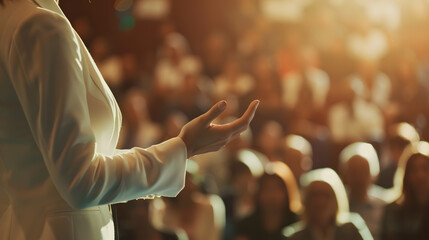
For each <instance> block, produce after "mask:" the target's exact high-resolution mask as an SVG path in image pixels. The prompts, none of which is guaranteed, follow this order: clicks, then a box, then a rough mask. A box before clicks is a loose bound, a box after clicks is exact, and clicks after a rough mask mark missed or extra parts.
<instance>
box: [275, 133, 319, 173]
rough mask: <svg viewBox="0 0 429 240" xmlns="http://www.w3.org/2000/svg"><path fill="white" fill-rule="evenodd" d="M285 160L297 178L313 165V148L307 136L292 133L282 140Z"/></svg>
mask: <svg viewBox="0 0 429 240" xmlns="http://www.w3.org/2000/svg"><path fill="white" fill-rule="evenodd" d="M282 143H283V144H282V150H283V153H284V162H285V163H286V164H287V165H288V166H289V167H290V169H291V170H292V172H293V174H294V175H295V178H296V179H300V177H301V176H302V174H304V173H306V172H308V171H310V170H311V168H312V167H313V160H312V156H313V150H312V147H311V144H310V142H309V141H307V140H306V139H305V138H303V137H301V136H298V135H294V134H290V135H288V136H286V137H285V138H284V139H283V141H282Z"/></svg>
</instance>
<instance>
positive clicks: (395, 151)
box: [387, 122, 420, 164]
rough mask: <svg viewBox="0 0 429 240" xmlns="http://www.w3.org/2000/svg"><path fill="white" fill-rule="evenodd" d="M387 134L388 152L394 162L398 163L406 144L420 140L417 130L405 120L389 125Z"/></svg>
mask: <svg viewBox="0 0 429 240" xmlns="http://www.w3.org/2000/svg"><path fill="white" fill-rule="evenodd" d="M387 134H388V140H387V144H388V149H389V153H390V155H391V156H390V157H391V160H392V161H394V162H393V163H395V164H397V163H398V161H399V158H400V157H401V154H402V152H403V151H404V149H405V148H406V147H407V146H408V144H410V143H412V142H417V141H419V140H420V136H419V134H418V133H417V130H416V129H415V128H414V127H413V126H411V125H410V124H409V123H406V122H402V123H396V124H394V125H392V126H390V127H389V129H388V132H387Z"/></svg>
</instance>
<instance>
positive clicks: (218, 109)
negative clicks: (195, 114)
mask: <svg viewBox="0 0 429 240" xmlns="http://www.w3.org/2000/svg"><path fill="white" fill-rule="evenodd" d="M225 108H226V101H225V100H222V101H219V102H218V103H216V104H215V105H213V107H212V108H210V110H208V111H207V112H206V113H204V114H203V115H202V116H201V117H202V119H203V121H204V123H205V124H210V123H211V122H212V121H213V120H215V119H216V118H217V117H218V116H219V115H220V114H221V113H223V111H224V110H225Z"/></svg>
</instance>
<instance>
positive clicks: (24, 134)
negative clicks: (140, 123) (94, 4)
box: [0, 0, 259, 240]
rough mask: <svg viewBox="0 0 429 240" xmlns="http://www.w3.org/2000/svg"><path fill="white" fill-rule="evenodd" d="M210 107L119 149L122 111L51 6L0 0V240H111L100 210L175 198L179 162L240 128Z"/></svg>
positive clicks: (106, 213) (180, 183)
mask: <svg viewBox="0 0 429 240" xmlns="http://www.w3.org/2000/svg"><path fill="white" fill-rule="evenodd" d="M258 104H259V101H256V100H255V101H253V102H252V103H250V105H249V107H248V109H247V110H246V112H245V113H244V114H243V116H242V117H240V118H239V119H237V120H236V121H234V122H232V123H229V124H226V125H213V124H211V122H212V121H213V120H214V119H215V118H216V117H217V116H218V115H219V114H221V113H222V112H223V110H224V109H225V108H226V102H225V101H221V102H218V103H217V104H215V105H214V106H213V107H212V108H211V109H210V110H209V111H208V112H207V113H205V114H203V115H201V116H200V117H198V118H196V119H194V120H192V121H190V122H189V123H188V124H186V125H185V126H184V127H183V129H182V131H181V132H180V134H179V136H177V137H175V138H172V139H170V140H167V141H165V142H163V143H161V144H158V145H155V146H152V147H149V148H147V149H142V148H139V147H138V146H136V147H134V148H132V149H125V150H118V149H116V144H117V141H118V135H119V131H120V127H121V113H120V110H119V108H118V105H117V103H116V100H115V99H114V97H113V95H112V93H111V91H110V90H109V88H108V86H107V85H106V83H105V81H104V80H103V78H102V76H101V75H100V72H99V71H98V69H97V67H96V65H95V63H94V61H93V59H92V58H91V56H90V54H89V52H88V50H87V49H86V47H85V46H84V44H83V42H82V40H81V39H80V37H79V36H78V35H77V34H76V32H75V31H74V30H73V28H72V26H71V25H70V22H69V21H68V20H67V18H66V17H65V16H64V14H63V12H62V11H61V9H60V8H59V6H58V2H56V1H55V0H0V239H1V240H12V239H13V240H24V239H26V240H33V239H43V240H53V239H55V240H56V239H58V240H68V239H73V240H75V239H79V240H80V239H83V240H93V239H109V240H111V239H113V238H114V228H113V222H112V216H111V212H110V209H109V204H112V203H117V202H124V201H128V200H131V199H139V198H144V197H147V196H154V195H158V196H170V197H172V196H176V195H177V194H178V193H179V192H180V190H181V189H182V188H183V187H184V180H185V168H186V159H187V158H189V157H191V156H193V155H196V154H201V153H205V152H210V151H216V150H218V149H220V148H221V147H222V146H224V145H225V144H227V143H228V142H229V141H230V140H231V139H233V138H234V137H237V136H238V135H239V134H240V133H241V132H242V131H244V130H245V129H247V128H248V126H249V123H250V121H251V120H252V118H253V116H254V114H255V111H256V108H257V106H258Z"/></svg>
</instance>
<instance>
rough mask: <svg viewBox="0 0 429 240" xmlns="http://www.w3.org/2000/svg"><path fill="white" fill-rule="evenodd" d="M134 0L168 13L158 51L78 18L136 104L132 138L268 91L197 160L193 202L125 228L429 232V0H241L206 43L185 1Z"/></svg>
mask: <svg viewBox="0 0 429 240" xmlns="http://www.w3.org/2000/svg"><path fill="white" fill-rule="evenodd" d="M124 2H126V1H125V0H123V1H116V3H115V6H116V7H117V8H118V6H119V7H120V6H122V5H124V4H125V3H124ZM128 2H131V3H132V4H131V5H130V6H131V8H133V7H134V8H135V9H138V11H137V10H135V9H134V12H133V14H132V16H133V17H134V21H136V22H139V21H140V22H156V24H155V26H156V27H155V28H156V31H157V32H158V33H159V35H158V36H157V39H156V41H154V43H155V45H156V50H154V54H153V55H150V56H142V55H141V54H139V53H138V52H139V51H132V50H130V51H125V52H119V51H115V50H114V49H115V47H114V46H113V45H114V44H113V42H112V40H111V39H109V38H108V37H105V36H102V35H96V34H95V33H94V32H96V31H94V32H93V31H92V30H91V29H94V28H96V27H97V26H94V25H91V21H89V20H88V19H86V18H84V17H79V18H75V19H74V20H73V21H72V24H73V26H74V27H75V28H76V30H77V32H78V33H79V34H80V35H81V36H82V38H83V39H84V40H85V43H86V44H87V45H88V46H89V49H90V51H91V53H92V55H93V57H94V59H95V61H96V63H97V65H98V66H99V68H100V71H101V72H102V74H103V76H104V78H105V80H106V82H107V83H108V84H109V86H110V87H111V89H112V91H113V92H114V94H115V96H116V97H117V99H118V102H119V104H120V107H121V110H122V114H123V120H124V121H123V122H124V126H123V128H122V135H121V138H120V146H119V147H120V148H130V147H133V146H140V147H148V146H150V145H152V144H156V143H159V142H161V141H163V140H166V139H168V138H171V137H174V136H177V135H178V133H179V132H180V129H181V127H182V126H183V125H184V124H185V123H186V122H187V121H189V120H190V119H192V118H194V117H196V116H198V115H200V114H202V113H204V112H205V111H206V110H208V109H209V107H210V106H212V105H213V104H214V103H215V102H217V101H218V100H222V99H225V100H227V102H228V107H227V110H226V111H225V113H223V114H222V115H221V116H220V117H219V118H218V119H217V123H225V122H230V121H232V120H233V119H234V118H235V117H237V116H240V115H241V114H242V113H243V111H244V109H245V107H246V106H247V105H248V103H249V102H250V101H251V100H253V99H260V100H261V103H260V106H259V109H258V112H257V114H256V116H255V118H254V120H253V122H252V124H251V128H250V129H249V130H247V131H246V132H245V133H243V134H242V135H241V136H240V137H239V138H238V139H235V140H233V141H232V142H231V143H230V144H229V145H228V146H226V147H225V148H223V149H222V150H221V151H219V152H215V153H209V154H204V155H200V156H196V157H194V158H192V159H190V160H189V162H188V174H187V180H186V187H185V189H184V190H183V191H182V192H181V193H180V194H179V196H178V197H177V198H156V199H153V200H137V201H130V202H128V203H124V204H117V205H116V208H117V212H118V226H119V234H120V239H137V240H138V239H190V240H210V239H213V240H216V239H225V240H230V239H231V240H232V239H234V240H265V239H267V240H276V239H306V240H312V239H314V240H325V239H326V240H328V239H329V240H333V239H365V240H366V239H376V240H409V239H410V240H411V239H416V240H420V239H422V240H423V239H429V144H428V143H427V142H425V141H428V140H429V123H428V120H429V108H428V106H429V99H428V96H429V27H428V26H429V1H427V0H408V1H405V0H344V1H343V0H231V1H229V3H228V4H229V5H228V6H229V7H228V8H225V9H226V11H225V12H224V14H223V15H222V16H219V18H223V19H225V20H224V21H225V22H227V23H228V24H227V26H226V27H225V28H222V29H215V30H213V31H211V32H210V33H209V34H205V35H204V37H201V38H200V39H201V41H199V42H196V41H189V40H188V38H187V35H186V34H184V33H182V32H181V31H180V30H179V28H177V27H176V26H175V22H174V21H173V20H172V19H174V18H172V16H170V15H171V14H169V12H168V9H169V7H170V8H172V7H174V5H177V4H180V1H173V0H172V1H168V0H159V1H156V0H139V1H137V0H136V1H134V2H133V1H128ZM188 2H189V1H188ZM203 2H204V1H203ZM208 2H209V1H208ZM211 2H213V1H211ZM214 2H216V1H214ZM121 4H122V5H121ZM133 4H134V5H133ZM219 4H221V2H219ZM137 6H139V7H138V8H137ZM157 9H158V10H157ZM155 10H157V11H155ZM196 10H197V9H196ZM136 12H137V13H136ZM176 17H177V16H176ZM193 21H195V22H198V21H199V20H198V19H194V20H193ZM121 23H122V21H121ZM188 24H189V25H192V22H188ZM195 31H198V29H196V30H195ZM130 32H132V30H130ZM196 45H198V49H199V51H198V52H196V51H194V49H195V46H196ZM128 48H129V49H133V46H128ZM136 49H137V47H136Z"/></svg>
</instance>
